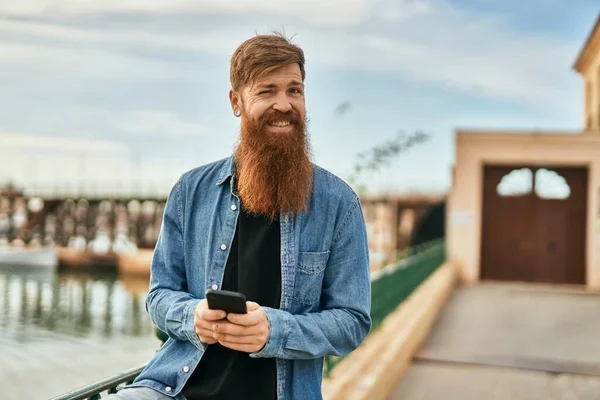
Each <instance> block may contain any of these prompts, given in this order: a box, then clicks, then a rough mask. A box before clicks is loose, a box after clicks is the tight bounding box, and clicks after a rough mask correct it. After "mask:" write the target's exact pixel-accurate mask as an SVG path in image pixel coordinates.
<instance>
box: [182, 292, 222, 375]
mask: <svg viewBox="0 0 600 400" xmlns="http://www.w3.org/2000/svg"><path fill="white" fill-rule="evenodd" d="M212 288H213V290H217V289H218V288H219V287H218V286H217V285H212ZM186 368H187V367H186ZM186 372H187V371H186Z"/></svg>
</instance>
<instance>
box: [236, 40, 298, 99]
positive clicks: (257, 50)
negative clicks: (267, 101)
mask: <svg viewBox="0 0 600 400" xmlns="http://www.w3.org/2000/svg"><path fill="white" fill-rule="evenodd" d="M304 62H305V61H304V51H303V50H302V49H301V48H300V47H298V46H297V45H295V44H293V43H292V42H291V41H290V39H288V38H286V37H285V36H284V35H283V34H281V33H278V32H275V33H273V34H271V35H258V36H255V37H253V38H251V39H248V40H246V41H245V42H243V43H242V44H241V45H239V47H238V48H237V49H236V50H235V52H234V53H233V56H232V57H231V65H230V70H229V79H230V81H231V87H232V88H233V90H235V91H236V92H239V91H240V90H241V89H242V88H243V87H244V86H245V85H247V84H250V83H253V82H256V81H257V80H258V79H260V77H261V76H263V75H265V74H268V73H269V72H271V71H273V70H275V69H277V68H279V67H282V66H284V65H288V64H293V63H297V64H298V66H299V67H300V72H301V73H302V81H304V78H305V77H306V73H305V71H304Z"/></svg>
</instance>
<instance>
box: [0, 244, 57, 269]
mask: <svg viewBox="0 0 600 400" xmlns="http://www.w3.org/2000/svg"><path fill="white" fill-rule="evenodd" d="M0 265H4V266H26V267H40V268H46V269H54V268H56V267H57V266H58V251H57V250H56V248H55V247H54V246H52V247H20V246H18V247H17V246H0Z"/></svg>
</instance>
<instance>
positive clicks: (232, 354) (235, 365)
mask: <svg viewBox="0 0 600 400" xmlns="http://www.w3.org/2000/svg"><path fill="white" fill-rule="evenodd" d="M280 243H281V239H280V229H279V221H274V222H273V223H269V220H268V219H267V218H265V217H258V216H254V215H251V214H248V213H246V212H244V211H242V212H241V213H240V215H239V217H238V223H237V228H236V232H235V236H234V239H233V244H232V246H231V251H230V254H229V258H228V260H227V265H226V267H225V275H224V277H223V285H222V289H223V290H232V291H238V292H241V293H243V294H244V295H245V296H246V300H248V301H254V302H256V303H258V304H260V305H261V306H268V307H272V308H279V301H280V297H281V261H280ZM183 395H184V396H185V397H186V398H187V399H188V400H221V399H223V400H230V399H240V400H244V399H247V400H250V399H260V400H271V399H272V400H275V399H277V373H276V367H275V359H274V358H250V356H249V354H248V353H245V352H239V351H235V350H231V349H228V348H226V347H223V346H221V345H220V344H219V343H215V344H212V345H209V346H208V348H207V349H206V352H205V353H204V355H203V356H202V359H201V360H200V363H199V364H198V367H197V368H196V369H195V370H194V372H193V373H192V376H190V379H189V380H188V382H187V383H186V386H185V387H184V389H183Z"/></svg>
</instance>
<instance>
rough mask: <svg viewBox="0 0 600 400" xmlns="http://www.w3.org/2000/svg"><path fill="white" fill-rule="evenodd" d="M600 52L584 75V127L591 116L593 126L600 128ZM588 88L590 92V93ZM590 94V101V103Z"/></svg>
mask: <svg viewBox="0 0 600 400" xmlns="http://www.w3.org/2000/svg"><path fill="white" fill-rule="evenodd" d="M599 75H600V52H598V53H597V54H596V55H595V56H594V58H593V61H592V62H591V63H590V66H589V67H588V69H587V70H586V71H585V74H584V76H583V78H584V79H583V82H584V94H585V99H586V104H585V105H584V107H583V109H584V110H585V115H584V125H583V126H584V127H587V119H588V117H591V123H592V126H591V128H596V129H597V128H600V76H599ZM588 88H589V90H590V92H589V93H588ZM588 96H589V103H588Z"/></svg>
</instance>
